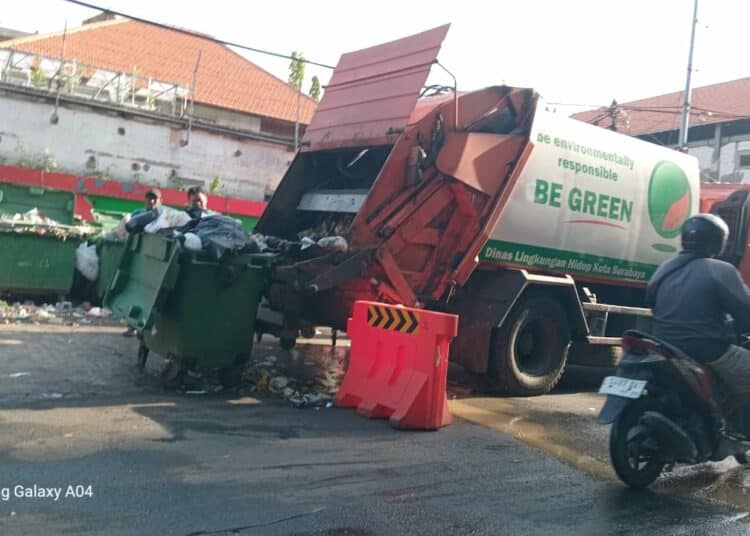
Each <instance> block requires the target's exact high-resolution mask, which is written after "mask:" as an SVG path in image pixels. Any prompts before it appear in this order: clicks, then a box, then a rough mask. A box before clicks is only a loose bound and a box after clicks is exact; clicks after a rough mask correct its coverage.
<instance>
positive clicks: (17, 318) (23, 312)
mask: <svg viewBox="0 0 750 536" xmlns="http://www.w3.org/2000/svg"><path fill="white" fill-rule="evenodd" d="M113 322H114V319H113V318H112V312H111V311H110V310H109V309H106V308H103V307H92V306H91V304H88V303H86V302H84V303H82V304H80V305H79V306H75V307H74V306H73V304H72V303H71V302H69V301H62V302H57V303H56V304H54V305H52V304H48V303H44V304H41V305H39V304H35V303H34V302H31V301H26V302H23V303H21V302H15V303H8V302H6V301H3V300H0V324H51V325H67V326H76V325H81V324H96V325H103V324H106V325H110V324H112V323H113Z"/></svg>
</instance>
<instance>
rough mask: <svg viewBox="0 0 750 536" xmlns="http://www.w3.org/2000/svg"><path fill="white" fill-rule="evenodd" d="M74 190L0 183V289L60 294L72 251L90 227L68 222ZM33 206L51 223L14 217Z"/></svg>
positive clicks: (65, 288)
mask: <svg viewBox="0 0 750 536" xmlns="http://www.w3.org/2000/svg"><path fill="white" fill-rule="evenodd" d="M74 203H75V195H74V194H73V193H72V192H61V191H56V190H49V189H46V188H39V187H35V186H23V185H19V184H9V183H1V182H0V251H2V253H0V294H6V293H8V294H17V295H40V296H41V295H45V296H53V295H58V296H62V295H66V294H68V292H69V291H70V288H71V286H72V285H73V276H74V273H75V262H76V261H75V250H76V248H77V247H78V245H79V244H80V243H81V242H82V241H83V239H84V238H85V237H86V236H87V235H88V234H89V233H90V232H91V231H90V230H89V229H87V228H86V227H85V226H78V225H72V224H73V222H74V217H73V214H74ZM34 208H36V209H37V210H38V211H39V214H40V215H43V216H45V217H46V218H49V219H51V220H53V221H54V222H55V223H35V222H31V221H27V220H24V219H16V218H17V217H15V216H14V215H16V214H23V213H25V212H27V211H29V210H31V209H34Z"/></svg>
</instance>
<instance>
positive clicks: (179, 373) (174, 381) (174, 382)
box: [161, 355, 186, 389]
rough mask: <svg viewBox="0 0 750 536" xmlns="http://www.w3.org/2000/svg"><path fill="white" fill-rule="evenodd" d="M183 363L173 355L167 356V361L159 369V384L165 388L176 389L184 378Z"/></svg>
mask: <svg viewBox="0 0 750 536" xmlns="http://www.w3.org/2000/svg"><path fill="white" fill-rule="evenodd" d="M185 371H186V369H185V364H184V363H183V362H182V361H180V360H179V359H177V358H176V357H175V356H173V355H169V356H167V363H166V364H165V366H164V369H163V370H162V371H161V384H162V386H163V387H164V388H166V389H177V388H178V387H180V386H181V385H182V383H183V380H184V378H185Z"/></svg>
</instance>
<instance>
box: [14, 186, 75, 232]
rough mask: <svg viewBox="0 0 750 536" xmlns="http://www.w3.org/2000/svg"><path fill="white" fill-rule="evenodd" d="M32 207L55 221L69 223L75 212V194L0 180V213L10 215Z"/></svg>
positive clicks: (26, 210)
mask: <svg viewBox="0 0 750 536" xmlns="http://www.w3.org/2000/svg"><path fill="white" fill-rule="evenodd" d="M33 208H36V209H38V210H39V212H41V213H42V214H43V215H45V216H46V217H48V218H50V219H52V220H55V221H56V222H57V223H61V224H63V225H71V224H72V223H73V217H74V214H75V212H74V211H75V194H74V193H73V192H63V191H59V190H49V189H47V188H41V187H39V186H23V185H20V184H11V183H7V182H0V214H5V215H7V216H12V215H14V214H23V213H24V212H28V211H29V210H31V209H33Z"/></svg>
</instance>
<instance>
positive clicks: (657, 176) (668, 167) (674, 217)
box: [648, 160, 693, 239]
mask: <svg viewBox="0 0 750 536" xmlns="http://www.w3.org/2000/svg"><path fill="white" fill-rule="evenodd" d="M692 195H693V193H692V192H691V191H690V182H688V178H687V175H685V172H684V171H683V170H682V168H681V167H680V166H678V165H677V164H675V163H674V162H670V161H667V160H662V161H661V162H659V163H657V164H656V165H655V166H654V171H653V172H651V181H650V182H649V185H648V215H649V218H650V219H651V225H653V226H654V230H656V232H657V233H659V236H661V237H662V238H667V239H669V238H674V237H675V236H677V235H679V234H680V228H681V227H682V223H683V222H684V221H685V220H686V219H687V217H688V216H689V215H690V207H691V205H692Z"/></svg>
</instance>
